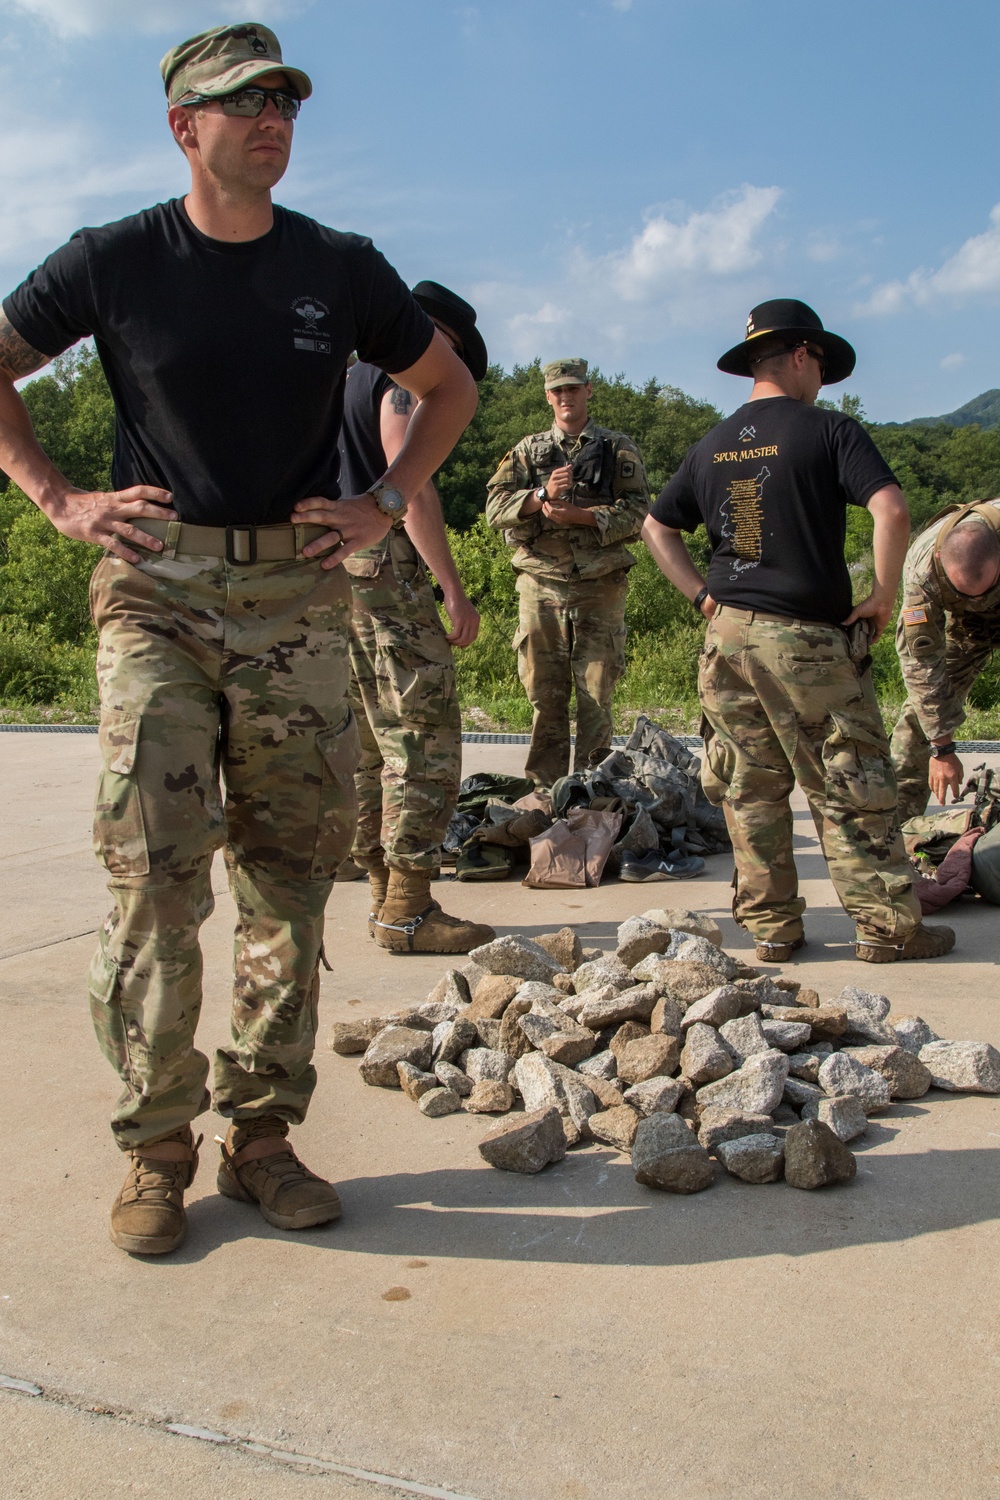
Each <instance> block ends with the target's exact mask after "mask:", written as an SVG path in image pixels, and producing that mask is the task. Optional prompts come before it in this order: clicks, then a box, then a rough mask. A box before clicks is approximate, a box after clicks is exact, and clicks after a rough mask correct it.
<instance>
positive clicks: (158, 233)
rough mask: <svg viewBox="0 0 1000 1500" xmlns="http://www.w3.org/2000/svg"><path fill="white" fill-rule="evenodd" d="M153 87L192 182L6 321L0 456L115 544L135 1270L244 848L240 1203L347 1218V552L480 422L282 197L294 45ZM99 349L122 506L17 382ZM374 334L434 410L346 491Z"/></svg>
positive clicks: (232, 1111)
mask: <svg viewBox="0 0 1000 1500" xmlns="http://www.w3.org/2000/svg"><path fill="white" fill-rule="evenodd" d="M161 70H162V73H163V81H164V86H165V88H166V91H167V100H168V105H169V108H168V113H167V119H168V122H169V126H170V129H171V132H172V134H173V137H174V139H175V141H176V142H177V143H178V145H179V146H180V147H181V149H182V150H183V152H184V155H185V157H186V159H187V163H188V166H189V168H190V171H191V190H190V192H189V193H188V194H187V196H186V197H185V198H183V199H175V200H173V201H172V202H169V203H162V204H159V205H157V206H156V207H154V208H149V209H146V210H144V211H143V212H142V213H139V214H135V215H132V216H131V217H129V218H127V219H123V220H121V221H119V222H118V223H117V224H108V225H105V226H104V227H102V228H98V229H84V230H82V231H80V233H79V234H76V235H74V237H73V238H72V239H71V240H70V242H69V243H68V244H67V245H64V246H63V247H62V248H61V249H59V250H56V251H55V252H54V254H52V255H51V256H49V258H48V260H46V261H45V262H44V263H43V264H42V265H41V266H40V267H39V268H38V270H36V271H34V272H32V274H31V275H30V276H29V277H28V279H27V281H25V282H24V283H23V284H22V285H21V286H20V287H18V288H17V289H16V290H15V291H14V292H13V293H12V295H11V296H9V297H7V298H6V299H5V301H4V304H3V317H2V319H0V465H2V467H3V469H4V470H5V471H6V472H7V473H8V474H10V475H11V477H12V478H13V479H14V480H16V482H17V483H18V484H19V485H20V486H21V488H22V489H23V490H24V491H25V493H26V494H27V495H29V496H30V497H31V499H32V500H34V502H35V503H36V504H37V505H38V506H39V507H40V509H41V510H42V511H44V512H45V514H46V515H47V516H48V517H49V519H50V520H51V521H52V522H53V524H54V525H55V526H56V527H57V528H58V529H59V530H60V531H61V532H63V534H64V535H66V536H70V537H75V538H77V539H78V540H81V541H85V542H96V543H98V544H99V545H101V546H103V547H104V548H105V549H106V551H105V555H104V557H103V559H102V560H101V561H100V562H99V563H98V565H97V568H96V570H95V572H94V576H93V580H92V584H91V602H92V606H93V613H94V619H95V621H96V623H97V626H98V629H99V632H100V641H99V648H98V659H97V672H98V678H99V684H100V692H101V730H100V739H101V751H102V756H103V770H102V772H101V777H100V782H99V788H98V796H97V811H96V819H95V827H94V833H95V843H96V847H97V851H98V853H99V855H100V857H101V858H102V859H103V861H104V864H105V866H106V868H107V870H108V873H109V875H110V877H111V878H110V890H111V892H112V895H113V898H114V910H113V911H112V913H111V915H110V916H109V917H108V919H107V921H106V922H105V924H104V927H103V930H102V932H101V937H100V946H99V948H98V951H97V953H96V954H95V956H94V960H93V963H92V966H91V970H90V1004H91V1012H92V1015H93V1020H94V1025H95V1028H96V1031H97V1036H98V1040H99V1042H100V1045H101V1048H102V1050H103V1052H104V1055H105V1057H106V1058H107V1060H108V1062H109V1063H111V1065H112V1066H113V1067H114V1068H115V1069H116V1071H117V1072H118V1074H119V1076H120V1078H121V1082H122V1085H123V1088H122V1093H121V1096H120V1098H119V1100H118V1105H117V1108H116V1109H115V1111H114V1114H113V1116H112V1121H111V1129H112V1133H113V1136H114V1139H115V1141H116V1143H117V1144H118V1146H119V1147H120V1148H121V1150H122V1151H124V1152H126V1153H127V1154H128V1156H129V1170H128V1173H127V1175H126V1178H125V1182H124V1185H123V1187H122V1190H121V1192H120V1193H119V1194H118V1197H117V1198H116V1200H115V1202H114V1205H113V1207H112V1211H111V1235H112V1239H113V1240H114V1242H115V1244H116V1245H118V1246H120V1247H121V1248H122V1249H124V1250H127V1251H130V1252H132V1253H134V1254H143V1255H156V1254H162V1253H164V1252H166V1251H169V1250H172V1249H174V1248H175V1247H176V1246H177V1245H179V1244H180V1242H181V1240H182V1238H183V1236H184V1231H185V1223H186V1220H185V1213H184V1202H183V1197H184V1191H185V1189H186V1188H187V1187H188V1186H189V1185H190V1183H191V1180H192V1178H193V1176H194V1173H195V1170H196V1168H197V1164H198V1154H197V1144H196V1142H195V1141H194V1138H193V1136H192V1132H191V1122H192V1120H194V1119H195V1117H196V1116H198V1115H199V1114H201V1113H202V1111H203V1110H205V1109H207V1108H208V1107H209V1103H210V1100H209V1095H208V1092H207V1090H206V1087H205V1084H206V1079H207V1076H208V1071H209V1061H208V1058H207V1057H206V1056H205V1055H204V1053H202V1052H200V1051H198V1050H197V1049H196V1048H195V1045H194V1038H195V1028H196V1026H197V1024H198V1016H199V1011H200V1009H201V978H202V956H201V949H200V946H199V937H198V934H199V929H200V927H201V925H202V923H203V922H204V921H205V919H206V918H207V917H208V916H209V914H210V913H211V911H212V907H213V897H212V882H211V866H212V858H213V855H214V854H215V852H216V850H218V849H220V848H222V847H223V846H225V848H226V862H227V865H228V871H229V881H230V888H231V890H232V893H233V896H234V899H235V902H236V907H237V911H238V920H237V927H236V942H235V955H234V959H235V984H234V991H233V1003H232V1013H231V1035H230V1039H229V1041H228V1043H227V1044H226V1045H224V1046H222V1047H220V1048H219V1049H218V1050H217V1052H216V1054H215V1070H214V1085H215V1088H214V1103H215V1108H216V1109H217V1110H218V1111H219V1113H220V1114H222V1115H223V1116H224V1117H226V1118H227V1119H228V1120H229V1121H230V1122H231V1123H230V1125H229V1129H228V1132H227V1135H226V1140H225V1143H224V1145H223V1147H222V1159H221V1161H220V1164H219V1169H218V1178H217V1181H218V1186H219V1190H220V1192H222V1193H224V1194H225V1195H226V1196H227V1197H230V1198H235V1199H239V1200H241V1201H243V1202H249V1203H256V1204H257V1205H258V1207H259V1209H260V1211H261V1213H262V1214H263V1215H264V1217H265V1218H266V1219H267V1220H268V1222H269V1223H271V1224H273V1225H275V1226H276V1227H278V1228H281V1229H300V1228H305V1227H307V1226H310V1225H314V1224H322V1223H325V1222H327V1221H329V1220H332V1219H335V1218H336V1217H337V1215H338V1214H339V1212H340V1204H339V1199H338V1196H337V1193H336V1190H335V1189H334V1187H333V1186H332V1184H330V1183H329V1182H326V1181H324V1180H323V1179H322V1178H321V1177H319V1176H317V1175H316V1174H315V1173H313V1172H310V1171H309V1170H308V1169H307V1168H306V1167H304V1166H303V1165H302V1163H301V1162H300V1161H299V1159H298V1157H297V1156H296V1154H295V1152H294V1151H293V1150H292V1148H291V1145H290V1144H289V1142H288V1140H287V1135H288V1129H289V1126H290V1125H296V1124H299V1123H300V1122H301V1121H302V1119H303V1118H304V1116H305V1113H306V1109H307V1107H308V1104H309V1099H310V1096H311V1095H312V1092H313V1088H314V1086H315V1083H316V1070H315V1068H314V1067H313V1064H312V1053H313V1046H314V1041H315V1032H316V1021H317V1004H318V998H319V975H318V968H319V962H320V956H321V951H322V949H321V945H322V938H323V912H324V907H325V906H326V901H327V897H328V896H329V893H330V889H331V885H332V881H333V876H334V873H335V871H336V869H337V867H338V866H339V865H340V863H341V862H342V860H343V859H344V858H345V856H346V855H347V854H348V852H349V850H350V846H351V840H352V839H353V836H354V825H355V819H356V802H355V794H354V769H355V766H356V765H357V759H358V737H357V731H356V729H355V725H354V716H353V714H352V712H351V709H350V706H349V704H348V696H347V694H348V681H349V676H350V665H349V660H348V652H347V632H348V623H349V618H350V601H351V589H350V580H349V579H348V577H347V574H346V573H345V572H344V569H343V567H342V566H340V565H341V564H342V562H343V560H344V558H345V556H347V555H348V554H349V553H350V552H352V551H354V550H356V549H357V548H358V547H363V546H369V545H371V544H372V543H373V542H376V541H377V540H378V539H379V538H380V537H382V536H384V535H385V533H386V531H387V530H388V528H389V526H390V524H391V522H392V520H393V519H394V518H395V517H398V516H399V515H401V514H403V513H404V512H405V506H406V500H407V498H408V497H409V496H411V495H413V494H415V493H416V492H417V491H418V490H420V489H421V487H422V486H423V485H424V484H426V482H427V480H428V479H429V477H430V475H431V474H432V473H434V471H435V470H436V469H437V468H438V467H439V466H440V464H441V463H442V462H443V461H444V459H445V458H446V457H447V454H448V453H449V451H450V449H451V448H452V446H453V445H454V443H455V441H456V440H457V438H458V437H459V435H460V433H461V431H462V429H463V427H464V426H465V424H466V423H467V422H468V420H469V418H470V417H471V415H472V413H473V411H474V410H475V405H476V391H475V385H474V382H473V381H472V378H471V376H470V375H469V373H468V371H467V370H466V368H465V366H464V365H463V364H462V363H461V362H460V361H459V360H458V359H456V357H455V355H454V353H453V352H452V350H451V349H450V348H449V346H448V345H447V343H446V342H445V341H444V339H442V338H441V337H440V335H439V334H437V332H436V331H435V329H434V325H433V324H432V323H431V321H430V319H429V318H428V317H427V315H426V313H424V312H423V310H422V309H421V308H420V307H418V306H417V304H416V303H415V302H414V300H413V298H412V297H411V295H410V293H409V291H408V289H407V288H406V286H405V285H404V284H403V282H402V281H401V280H400V279H399V277H398V276H397V275H396V273H395V271H394V270H393V269H392V268H391V266H389V265H388V263H387V262H386V261H385V260H384V259H383V258H382V256H381V255H380V254H379V253H378V251H377V250H376V249H375V248H374V246H373V245H372V243H371V241H370V240H367V239H362V238H361V237H360V236H358V235H353V234H341V233H339V232H337V231H335V230H332V229H328V228H326V227H325V226H324V225H322V224H318V223H316V222H315V220H313V219H309V218H306V217H305V216H304V215H303V214H300V213H293V212H290V211H289V210H287V209H284V208H280V207H278V206H276V205H273V204H272V202H271V192H270V190H271V188H272V187H273V186H274V184H275V183H277V182H278V181H279V179H280V178H281V177H282V176H283V174H284V171H285V168H286V166H287V164H288V158H289V152H290V150H291V144H292V131H293V121H294V119H295V118H296V115H297V114H298V111H299V105H300V102H301V101H302V100H303V99H306V98H308V97H309V94H310V92H311V84H310V81H309V78H308V77H307V75H306V74H305V73H303V72H301V71H300V70H299V69H296V68H290V67H288V66H287V65H286V64H285V63H284V62H283V61H282V57H281V50H280V48H279V46H278V41H277V38H276V37H275V36H274V34H273V32H271V31H269V30H268V29H267V28H266V27H264V26H257V25H238V26H220V27H217V28H215V29H214V30H212V31H207V32H203V33H201V34H200V35H199V36H196V37H192V38H190V39H189V40H188V41H186V42H184V43H182V44H181V45H180V46H178V47H175V48H173V50H172V51H170V52H169V53H168V54H167V56H166V57H165V58H164V59H163V62H162V64H161ZM88 334H93V335H94V337H95V339H96V342H97V350H98V353H99V355H100V358H101V363H102V365H103V366H104V369H105V371H106V373H107V377H108V383H109V385H110V387H111V391H112V394H113V396H114V402H115V416H116V441H115V457H114V465H113V483H114V485H115V486H116V488H115V489H114V491H112V492H108V493H86V492H84V491H81V490H80V489H78V488H77V487H75V486H74V485H73V484H72V482H71V481H70V480H68V479H67V478H65V477H64V476H63V475H62V474H60V473H59V471H58V470H57V469H56V467H55V465H54V464H53V463H52V462H51V460H50V459H49V458H48V457H47V456H46V454H45V453H44V452H43V451H42V449H41V447H40V446H39V444H38V442H37V440H36V438H35V435H34V432H33V431H32V427H31V420H30V418H29V416H28V413H27V410H26V408H25V406H24V403H23V401H22V400H21V399H20V397H19V396H18V394H17V391H16V390H15V388H14V380H15V379H17V378H18V377H20V376H24V375H27V374H29V373H31V372H32V371H33V370H37V369H39V368H40V367H41V366H42V365H44V364H45V363H46V361H47V360H48V359H50V358H52V357H53V356H54V355H57V354H59V353H61V352H62V350H64V349H67V348H69V347H70V346H71V345H72V344H75V343H76V342H77V340H78V339H81V338H84V337H85V336H86V335H88ZM355 349H356V350H357V351H358V352H359V353H360V354H361V355H362V357H363V358H365V359H367V360H369V361H370V362H371V363H373V364H376V365H378V366H380V367H381V368H383V369H386V370H388V371H389V372H391V373H392V374H393V375H394V376H396V377H397V378H398V379H399V380H400V381H401V382H402V384H403V385H404V386H405V387H406V389H407V390H410V391H412V392H413V393H414V394H415V395H416V396H417V397H419V398H420V402H421V404H420V410H419V412H418V414H417V417H415V418H414V421H413V422H412V423H411V424H410V428H409V431H408V433H407V438H406V442H405V443H404V445H403V448H402V449H401V450H400V453H399V455H398V456H397V458H396V461H395V463H394V464H392V465H391V466H390V467H389V469H388V470H387V472H386V475H385V476H383V479H382V482H381V483H380V484H379V485H377V486H374V487H373V489H372V491H371V492H370V493H368V494H365V495H362V496H357V497H353V498H346V499H343V500H341V499H340V498H339V496H340V490H339V488H338V485H337V468H338V464H337V434H338V432H339V430H340V418H341V410H342V399H343V382H344V371H345V368H346V365H347V360H348V358H349V356H350V353H351V351H352V350H355ZM220 771H221V777H222V782H223V787H221V788H220ZM66 1124H67V1131H68V1133H69V1134H70V1136H72V1122H70V1121H67V1122H66Z"/></svg>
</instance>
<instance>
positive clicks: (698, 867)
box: [620, 849, 705, 884]
mask: <svg viewBox="0 0 1000 1500" xmlns="http://www.w3.org/2000/svg"><path fill="white" fill-rule="evenodd" d="M704 869H705V861H704V860H703V859H699V857H698V856H697V855H696V854H681V853H679V852H671V853H670V854H663V853H662V852H661V851H660V850H659V849H653V850H651V851H650V853H649V854H633V853H632V851H631V849H623V850H622V867H621V871H620V876H621V879H622V880H627V881H629V882H631V883H633V884H645V882H647V881H653V880H693V879H694V877H695V876H696V875H701V874H702V873H703V871H704Z"/></svg>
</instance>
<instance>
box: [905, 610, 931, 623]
mask: <svg viewBox="0 0 1000 1500" xmlns="http://www.w3.org/2000/svg"><path fill="white" fill-rule="evenodd" d="M903 624H904V625H926V624H927V611H926V609H904V610H903Z"/></svg>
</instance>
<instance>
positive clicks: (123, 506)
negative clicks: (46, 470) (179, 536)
mask: <svg viewBox="0 0 1000 1500" xmlns="http://www.w3.org/2000/svg"><path fill="white" fill-rule="evenodd" d="M172 500H173V496H172V495H171V493H170V491H169V490H159V489H155V488H154V487H153V486H152V485H150V484H133V485H131V486H130V487H129V488H128V489H127V490H67V492H66V494H65V495H63V496H62V498H61V499H60V501H59V502H58V504H57V505H46V507H45V513H46V515H47V516H48V518H49V520H50V521H51V522H52V524H53V526H54V527H55V528H56V530H57V531H61V532H62V534H63V536H69V537H72V538H73V539H74V541H77V542H91V543H93V544H94V545H95V546H97V547H106V548H107V550H108V551H109V552H112V553H113V554H114V555H115V557H120V558H122V559H123V560H124V561H125V562H130V563H137V562H141V561H142V559H141V557H140V556H139V554H138V553H137V552H133V551H132V549H131V547H129V546H128V543H129V542H134V543H135V545H136V546H138V547H145V549H146V550H147V551H148V552H162V550H163V543H162V542H161V541H160V540H159V538H158V537H155V536H149V535H147V533H146V532H145V531H143V529H142V527H141V526H136V525H133V522H134V521H137V520H141V518H142V517H143V516H156V517H157V518H158V519H160V520H162V521H176V520H177V512H176V511H175V510H173V509H171V502H172Z"/></svg>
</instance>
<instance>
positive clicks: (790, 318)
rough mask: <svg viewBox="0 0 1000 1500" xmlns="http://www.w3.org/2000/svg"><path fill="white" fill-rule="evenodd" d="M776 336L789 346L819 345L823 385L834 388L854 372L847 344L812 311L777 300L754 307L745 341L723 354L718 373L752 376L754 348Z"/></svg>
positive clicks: (853, 356) (854, 357) (786, 299)
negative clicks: (823, 360) (823, 362)
mask: <svg viewBox="0 0 1000 1500" xmlns="http://www.w3.org/2000/svg"><path fill="white" fill-rule="evenodd" d="M776 334H777V335H781V336H782V337H784V338H787V339H788V342H789V344H793V343H795V342H796V341H798V340H801V339H808V340H809V342H810V343H812V344H819V346H820V347H821V349H822V350H823V353H824V354H825V355H826V370H825V371H824V374H823V384H824V385H836V384H837V381H838V380H846V379H847V377H848V375H850V373H851V371H852V370H853V369H854V365H855V362H856V360H857V355H856V354H855V352H854V350H853V349H852V348H851V346H850V344H849V343H848V342H847V340H846V339H842V338H841V337H840V335H839V334H836V333H829V332H828V331H827V329H825V328H824V327H823V324H822V323H821V322H820V320H819V318H818V317H817V315H816V313H814V312H813V310H812V308H811V307H809V306H807V304H806V303H805V302H796V300H795V298H794V297H778V298H777V299H776V300H775V301H774V302H761V303H760V305H759V306H758V307H755V308H754V309H753V310H752V312H751V313H750V316H749V318H747V331H746V337H745V338H744V340H743V342H742V344H737V345H736V346H735V348H733V349H728V350H727V351H726V353H725V354H724V355H723V356H722V358H721V359H720V360H719V365H718V367H719V369H720V370H724V371H725V373H726V374H727V375H752V374H753V371H752V370H751V368H750V361H751V360H752V359H753V358H754V351H755V348H757V347H759V345H760V343H761V341H762V340H764V339H765V338H773V337H774V336H775V335H776Z"/></svg>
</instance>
